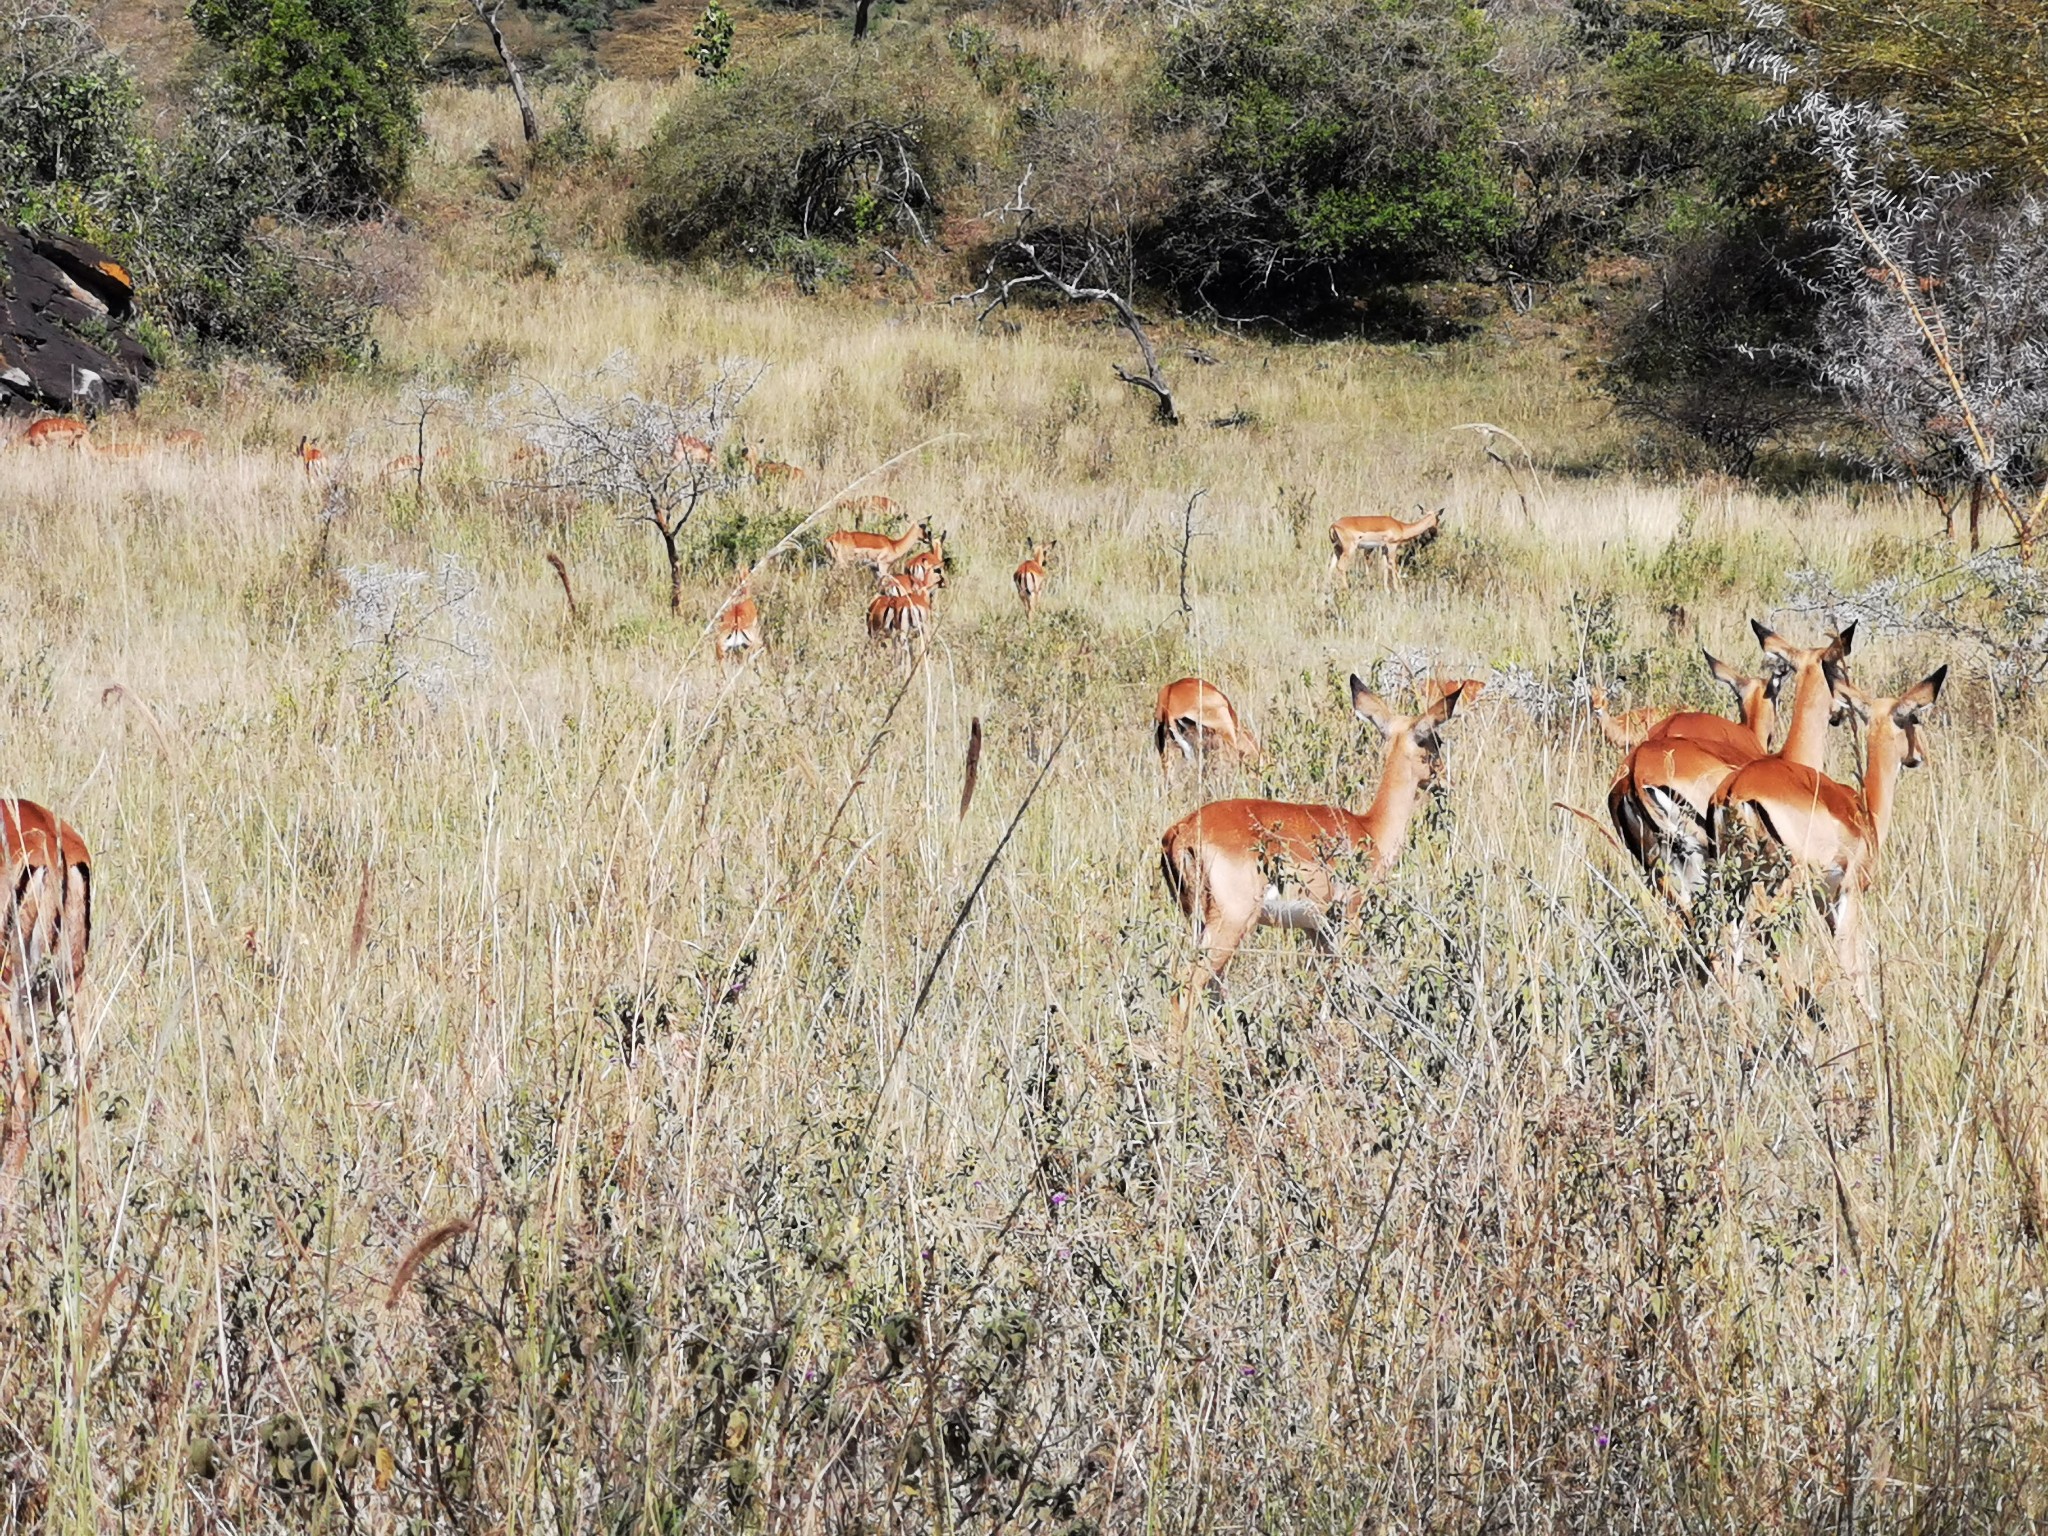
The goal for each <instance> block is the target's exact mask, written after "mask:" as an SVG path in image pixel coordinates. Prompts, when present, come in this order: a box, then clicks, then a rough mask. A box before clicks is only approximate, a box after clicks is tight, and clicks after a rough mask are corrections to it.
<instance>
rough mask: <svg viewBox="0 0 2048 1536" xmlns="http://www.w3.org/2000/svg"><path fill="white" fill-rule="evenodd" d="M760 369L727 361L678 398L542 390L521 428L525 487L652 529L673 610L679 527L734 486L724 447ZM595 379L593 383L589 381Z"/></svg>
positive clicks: (677, 604)
mask: <svg viewBox="0 0 2048 1536" xmlns="http://www.w3.org/2000/svg"><path fill="white" fill-rule="evenodd" d="M759 377H760V372H759V370H758V369H752V368H746V367H742V366H739V365H735V364H726V365H724V366H722V367H720V368H718V369H717V370H715V371H713V372H711V373H709V375H708V377H704V376H700V377H699V378H698V379H696V380H692V381H691V382H690V383H689V384H688V385H687V386H686V387H685V388H684V389H683V391H682V392H681V393H680V394H679V395H678V396H677V397H675V398H671V399H654V398H650V397H647V396H643V395H637V394H625V395H618V396H612V397H603V396H592V397H588V398H584V397H576V396H570V395H565V394H562V393H559V392H558V391H556V390H553V389H549V388H547V387H545V386H539V387H536V389H535V390H534V398H533V401H532V404H531V406H530V408H529V409H528V411H527V413H526V419H525V421H524V423H523V425H522V428H521V434H522V435H523V436H524V437H525V439H526V442H527V444H528V447H529V448H530V449H531V450H533V455H534V456H533V459H532V462H534V463H536V464H538V465H539V466H541V468H540V470H539V472H538V474H537V475H535V476H533V477H531V478H529V479H528V480H527V481H526V482H525V484H527V485H528V486H529V487H531V488H534V489H542V490H548V491H553V492H557V493H562V494H568V495H573V496H578V497H581V498H582V499H584V500H585V501H588V502H592V503H596V504H599V505H605V506H609V507H611V508H612V510H613V512H614V514H615V515H616V516H617V517H618V519H619V521H620V523H621V524H622V525H627V526H633V525H644V526H646V527H648V528H651V529H653V530H654V533H655V535H656V536H657V537H658V538H659V539H660V540H661V547H662V552H663V554H664V555H665V556H666V557H667V559H668V607H669V612H670V613H680V612H681V611H682V607H683V556H682V537H683V530H684V529H685V528H687V527H688V526H689V523H690V519H691V518H692V517H694V516H695V515H696V513H697V510H698V508H699V507H701V506H702V505H703V504H704V503H705V501H706V500H707V499H709V498H711V497H714V496H716V495H718V494H720V493H722V492H724V491H727V490H730V489H731V488H732V487H733V485H734V484H736V483H737V476H736V475H735V473H734V472H733V470H732V469H731V468H730V466H729V462H728V461H729V458H730V456H729V455H728V454H726V453H725V452H724V439H725V437H726V435H727V433H728V432H730V430H731V429H732V425H733V419H734V416H735V414H736V413H737V412H738V410H739V407H740V405H741V403H742V402H743V401H745V399H746V398H747V396H748V395H749V394H750V393H751V392H752V391H753V387H754V384H755V382H756V381H757V380H758V379H759ZM593 382H596V381H593Z"/></svg>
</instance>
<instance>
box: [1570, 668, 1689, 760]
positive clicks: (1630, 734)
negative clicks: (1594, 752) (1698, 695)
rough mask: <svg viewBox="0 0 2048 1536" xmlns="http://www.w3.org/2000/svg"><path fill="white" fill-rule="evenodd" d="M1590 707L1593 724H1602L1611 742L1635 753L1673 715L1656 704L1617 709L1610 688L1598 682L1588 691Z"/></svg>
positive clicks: (1603, 734)
mask: <svg viewBox="0 0 2048 1536" xmlns="http://www.w3.org/2000/svg"><path fill="white" fill-rule="evenodd" d="M1586 707H1587V708H1588V709H1590V710H1591V711H1592V712H1593V723H1594V724H1595V725H1597V726H1599V727H1600V734H1601V735H1602V736H1605V737H1606V738H1607V744H1608V745H1609V746H1614V747H1619V748H1621V750H1622V751H1624V752H1633V751H1634V750H1635V749H1636V748H1637V747H1639V746H1641V745H1642V744H1643V743H1644V742H1645V741H1647V740H1648V739H1649V737H1650V734H1651V732H1653V731H1654V730H1656V728H1657V727H1658V726H1660V725H1662V724H1663V723H1664V722H1665V721H1666V720H1668V719H1669V718H1670V717H1671V711H1670V710H1668V709H1657V708H1655V707H1651V708H1647V709H1624V710H1617V709H1615V708H1614V707H1613V706H1612V705H1611V704H1610V703H1609V702H1608V698H1607V690H1606V689H1605V688H1603V687H1602V686H1601V685H1600V684H1598V683H1595V684H1593V686H1592V687H1591V688H1590V689H1588V690H1587V693H1586Z"/></svg>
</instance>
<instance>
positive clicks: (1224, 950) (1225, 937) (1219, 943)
mask: <svg viewBox="0 0 2048 1536" xmlns="http://www.w3.org/2000/svg"><path fill="white" fill-rule="evenodd" d="M1257 921H1258V914H1257V913H1256V912H1254V913H1252V915H1251V916H1249V917H1244V918H1238V917H1228V916H1224V915H1221V914H1218V915H1215V916H1212V917H1211V918H1210V919H1209V920H1208V921H1207V922H1205V923H1204V924H1203V925H1202V938H1201V945H1202V947H1201V949H1200V951H1199V952H1198V953H1197V954H1196V956H1195V962H1194V964H1193V965H1191V966H1189V967H1188V981H1187V986H1186V988H1185V989H1184V990H1183V992H1182V993H1181V1000H1180V1002H1179V1004H1178V1005H1177V1006H1176V1008H1175V1010H1174V1013H1175V1017H1176V1020H1177V1022H1179V1023H1180V1024H1181V1025H1182V1026H1185V1025H1186V1024H1187V1022H1188V1019H1189V1018H1190V1017H1191V1016H1192V1015H1193V1014H1194V1011H1195V999H1196V998H1197V997H1199V996H1200V995H1201V994H1202V992H1204V991H1207V992H1208V994H1209V996H1210V998H1211V999H1212V1000H1214V1001H1215V1002H1218V1003H1221V1002H1222V1001H1223V999H1224V995H1225V994H1224V988H1223V973H1224V972H1225V971H1226V970H1228V969H1229V968H1230V961H1231V957H1232V956H1233V955H1235V954H1236V953H1237V947H1238V945H1240V944H1242V943H1243V942H1244V936H1245V935H1246V934H1247V933H1249V932H1251V930H1252V927H1253V925H1254V924H1255V923H1256V922H1257Z"/></svg>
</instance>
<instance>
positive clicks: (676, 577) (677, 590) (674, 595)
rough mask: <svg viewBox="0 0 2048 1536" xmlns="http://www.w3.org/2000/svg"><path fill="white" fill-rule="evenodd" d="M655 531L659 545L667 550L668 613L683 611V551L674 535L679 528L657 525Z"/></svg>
mask: <svg viewBox="0 0 2048 1536" xmlns="http://www.w3.org/2000/svg"><path fill="white" fill-rule="evenodd" d="M655 531H656V532H657V533H659V534H660V535H661V547H662V548H663V549H665V550H667V551H668V611H669V612H670V613H681V612H682V611H683V552H682V550H681V549H680V548H678V547H677V544H676V535H677V534H678V533H679V532H680V531H681V530H680V529H676V528H660V527H657V528H656V530H655Z"/></svg>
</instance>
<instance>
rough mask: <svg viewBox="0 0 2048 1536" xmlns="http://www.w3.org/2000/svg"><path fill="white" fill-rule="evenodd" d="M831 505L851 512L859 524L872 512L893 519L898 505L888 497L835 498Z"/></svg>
mask: <svg viewBox="0 0 2048 1536" xmlns="http://www.w3.org/2000/svg"><path fill="white" fill-rule="evenodd" d="M831 505H833V506H835V507H841V508H844V509H845V510H846V511H848V512H851V513H852V514H853V518H854V521H855V522H859V521H860V520H861V519H862V518H863V517H865V516H867V514H868V513H870V512H875V513H879V514H880V515H881V516H883V517H893V516H894V515H895V513H896V503H895V502H893V501H891V500H890V499H889V498H888V497H886V496H835V497H833V498H832V502H831Z"/></svg>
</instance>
